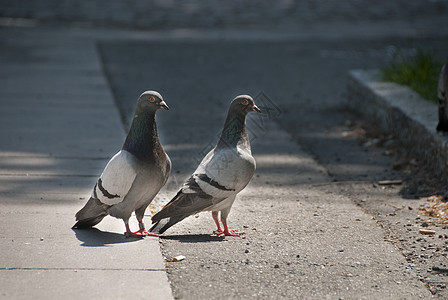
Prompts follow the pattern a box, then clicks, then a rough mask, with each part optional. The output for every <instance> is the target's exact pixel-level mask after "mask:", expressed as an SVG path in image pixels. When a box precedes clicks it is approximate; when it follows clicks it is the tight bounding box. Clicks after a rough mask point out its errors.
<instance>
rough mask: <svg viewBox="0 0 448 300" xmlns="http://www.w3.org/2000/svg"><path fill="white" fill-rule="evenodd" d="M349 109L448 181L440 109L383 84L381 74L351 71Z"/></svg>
mask: <svg viewBox="0 0 448 300" xmlns="http://www.w3.org/2000/svg"><path fill="white" fill-rule="evenodd" d="M347 92H348V93H347V94H348V106H349V107H350V108H351V109H353V110H354V111H355V112H357V113H359V114H360V115H361V116H362V117H363V118H365V119H367V120H368V121H370V122H372V123H374V124H377V125H378V126H379V127H380V128H381V130H383V131H384V132H386V133H388V134H393V135H394V136H395V138H396V139H397V140H399V141H400V142H401V143H402V144H403V145H404V147H406V148H407V150H408V153H410V154H412V155H415V156H416V157H417V158H418V160H419V161H421V162H423V163H424V164H425V165H426V166H427V167H428V168H430V169H431V170H433V171H434V176H438V177H442V178H443V179H445V180H446V179H448V172H447V166H448V137H447V136H444V135H442V134H440V133H437V131H436V126H437V122H438V108H437V105H436V104H435V103H432V102H429V101H426V100H424V99H422V98H421V97H420V96H419V95H418V94H417V93H415V92H414V91H412V90H411V89H409V88H407V87H405V86H401V85H398V84H395V83H391V82H383V81H381V77H380V72H379V70H367V71H364V70H352V71H350V72H349V75H348V80H347Z"/></svg>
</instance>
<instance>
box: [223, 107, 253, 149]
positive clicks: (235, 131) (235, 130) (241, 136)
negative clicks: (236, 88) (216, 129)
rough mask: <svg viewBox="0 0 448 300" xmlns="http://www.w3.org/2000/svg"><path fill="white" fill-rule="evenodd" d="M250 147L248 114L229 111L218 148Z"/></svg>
mask: <svg viewBox="0 0 448 300" xmlns="http://www.w3.org/2000/svg"><path fill="white" fill-rule="evenodd" d="M237 146H243V147H250V143H249V136H248V135H247V132H246V115H245V114H238V113H235V112H231V111H230V112H229V114H228V115H227V119H226V122H225V123H224V128H223V130H222V133H221V137H220V138H219V142H218V145H217V148H224V147H227V148H228V147H231V148H234V147H237Z"/></svg>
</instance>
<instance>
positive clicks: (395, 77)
mask: <svg viewBox="0 0 448 300" xmlns="http://www.w3.org/2000/svg"><path fill="white" fill-rule="evenodd" d="M442 65H443V62H441V61H439V60H437V59H436V58H435V57H434V54H433V53H432V52H427V51H424V50H422V49H419V50H418V51H417V54H416V55H414V56H405V55H404V54H402V53H399V54H397V55H396V57H395V58H394V60H393V61H392V62H391V63H390V64H389V65H388V66H386V67H384V68H382V69H381V74H382V79H383V80H384V81H392V82H395V83H399V84H403V85H406V86H409V87H410V88H411V89H413V90H414V91H415V92H417V93H418V94H419V95H420V96H421V97H422V98H424V99H427V100H430V101H433V102H436V103H437V85H438V81H439V74H440V69H441V68H442Z"/></svg>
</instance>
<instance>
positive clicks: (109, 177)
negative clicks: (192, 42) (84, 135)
mask: <svg viewBox="0 0 448 300" xmlns="http://www.w3.org/2000/svg"><path fill="white" fill-rule="evenodd" d="M159 108H163V109H165V110H168V109H169V108H168V106H167V105H166V103H165V101H163V98H162V96H161V95H160V94H159V93H157V92H154V91H146V92H144V93H143V94H142V95H141V96H140V98H139V99H138V102H137V107H136V110H135V115H134V119H133V121H132V125H131V128H130V130H129V133H128V136H127V137H126V141H125V142H124V145H123V147H122V149H121V151H119V152H118V153H117V154H115V156H114V157H112V158H111V160H110V161H109V162H108V163H107V165H106V167H105V168H104V171H103V173H102V174H101V176H100V178H99V179H98V181H97V182H96V185H95V187H94V188H93V191H92V195H91V197H90V199H89V201H88V202H87V203H86V205H85V206H84V207H83V208H82V209H81V210H80V211H78V213H76V220H77V221H78V222H77V223H76V224H75V225H74V226H73V228H88V227H91V226H95V225H96V224H98V223H99V222H100V221H101V220H102V219H103V218H104V217H105V216H107V215H111V216H113V217H116V218H120V219H123V221H124V224H125V227H126V232H125V233H124V234H125V235H126V236H131V237H141V236H147V235H153V236H154V235H156V234H150V233H149V232H147V231H146V229H145V225H144V224H143V215H144V213H145V210H146V208H147V207H148V205H149V203H151V201H152V199H153V198H154V197H155V196H156V195H157V193H158V192H159V191H160V189H161V188H162V187H163V186H164V185H165V183H166V181H167V179H168V176H169V174H170V170H171V161H170V158H169V157H168V155H167V154H166V153H165V151H164V150H163V148H162V145H161V144H160V141H159V137H158V134H157V126H156V118H155V115H156V111H157V110H158V109H159ZM134 211H135V216H136V217H137V220H138V223H139V228H140V229H139V230H138V231H136V232H131V230H130V229H129V218H130V217H131V214H132V212H134Z"/></svg>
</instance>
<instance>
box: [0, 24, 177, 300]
mask: <svg viewBox="0 0 448 300" xmlns="http://www.w3.org/2000/svg"><path fill="white" fill-rule="evenodd" d="M86 32H87V34H86ZM0 41H1V43H2V47H1V48H0V64H1V68H0V86H1V88H0V140H1V145H0V215H1V217H0V227H1V228H2V231H1V233H0V238H1V244H0V253H1V254H0V256H1V259H0V282H1V286H2V289H1V292H0V298H3V299H30V298H34V299H57V298H64V299H93V298H96V299H123V298H129V299H131V298H132V299H143V298H145V299H171V298H172V295H171V289H170V286H169V283H168V280H167V276H166V272H165V265H164V262H163V260H162V256H161V253H160V248H159V243H158V239H157V238H146V239H142V240H139V239H126V238H125V237H124V236H123V231H124V225H123V222H122V221H121V220H117V219H114V218H112V217H107V218H106V219H105V220H104V221H103V222H102V223H100V225H99V226H97V227H98V229H95V230H85V231H73V230H72V229H71V226H73V224H74V221H75V219H74V214H75V213H76V211H77V210H78V209H79V208H81V207H82V206H83V205H84V203H85V201H86V197H87V196H88V195H89V194H90V190H91V188H92V186H93V184H94V182H95V179H96V177H97V176H98V175H99V174H100V172H101V170H102V168H103V167H104V166H105V164H106V163H107V160H108V159H109V158H110V157H111V156H112V155H113V154H114V153H115V152H116V151H118V150H119V149H120V147H121V145H122V143H123V140H124V137H125V133H124V130H123V126H122V124H121V121H120V116H119V113H118V110H117V108H116V106H115V104H114V101H113V97H112V94H111V92H110V89H109V86H108V84H107V82H106V79H105V77H104V75H103V71H102V67H101V64H100V59H99V57H98V55H97V51H96V44H95V39H94V38H92V37H90V36H89V34H88V31H84V32H83V33H81V32H79V31H71V30H64V31H60V30H54V29H45V28H38V29H30V30H24V29H18V28H0ZM139 92H141V91H135V95H130V97H135V99H136V100H137V97H138V95H139ZM131 221H132V223H131V226H132V227H133V228H137V223H136V221H135V219H134V218H132V220H131ZM147 222H149V218H147Z"/></svg>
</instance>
